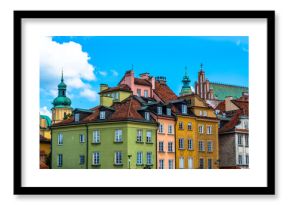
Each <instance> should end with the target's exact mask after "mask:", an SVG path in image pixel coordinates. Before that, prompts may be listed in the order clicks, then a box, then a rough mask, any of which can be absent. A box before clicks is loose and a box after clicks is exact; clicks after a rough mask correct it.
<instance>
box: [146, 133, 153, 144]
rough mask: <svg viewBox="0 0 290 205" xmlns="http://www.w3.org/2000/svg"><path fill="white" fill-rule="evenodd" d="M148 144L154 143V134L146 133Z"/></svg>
mask: <svg viewBox="0 0 290 205" xmlns="http://www.w3.org/2000/svg"><path fill="white" fill-rule="evenodd" d="M146 143H152V132H151V131H146Z"/></svg>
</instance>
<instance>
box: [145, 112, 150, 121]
mask: <svg viewBox="0 0 290 205" xmlns="http://www.w3.org/2000/svg"><path fill="white" fill-rule="evenodd" d="M145 120H150V114H149V112H145Z"/></svg>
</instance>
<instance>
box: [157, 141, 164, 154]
mask: <svg viewBox="0 0 290 205" xmlns="http://www.w3.org/2000/svg"><path fill="white" fill-rule="evenodd" d="M158 151H159V152H164V142H163V141H159V142H158Z"/></svg>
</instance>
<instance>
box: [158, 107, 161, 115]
mask: <svg viewBox="0 0 290 205" xmlns="http://www.w3.org/2000/svg"><path fill="white" fill-rule="evenodd" d="M157 114H158V115H162V107H160V106H158V107H157Z"/></svg>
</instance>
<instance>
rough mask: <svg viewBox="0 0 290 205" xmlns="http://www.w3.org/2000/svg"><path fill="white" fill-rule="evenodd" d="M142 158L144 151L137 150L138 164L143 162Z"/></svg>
mask: <svg viewBox="0 0 290 205" xmlns="http://www.w3.org/2000/svg"><path fill="white" fill-rule="evenodd" d="M142 158H143V153H142V152H137V165H141V164H142V161H143V160H142Z"/></svg>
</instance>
